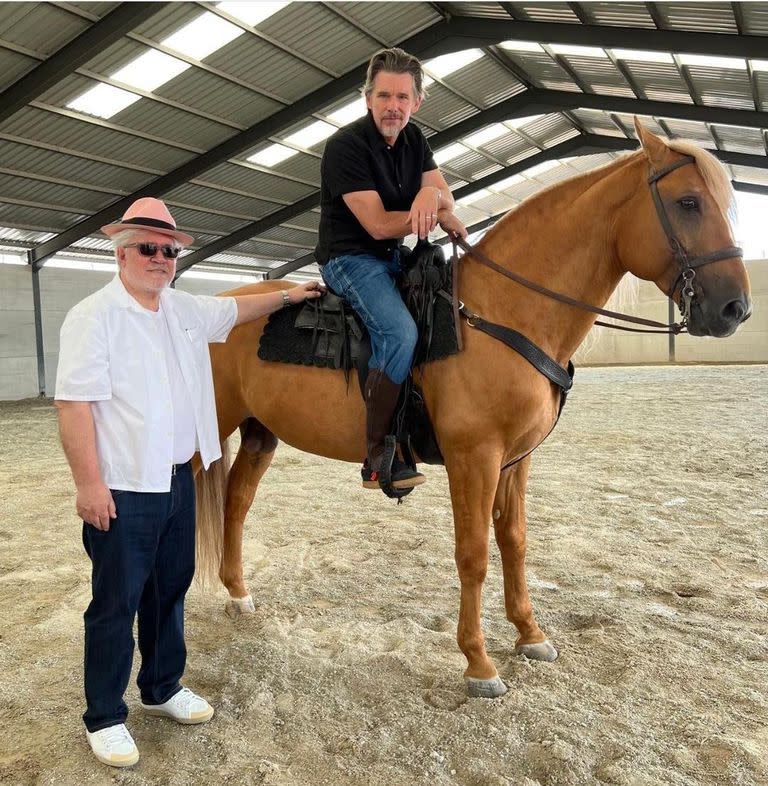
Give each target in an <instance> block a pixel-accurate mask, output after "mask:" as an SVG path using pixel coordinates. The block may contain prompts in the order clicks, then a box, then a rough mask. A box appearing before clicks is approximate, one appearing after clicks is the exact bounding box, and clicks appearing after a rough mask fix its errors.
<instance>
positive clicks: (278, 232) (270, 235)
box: [259, 226, 317, 248]
mask: <svg viewBox="0 0 768 786" xmlns="http://www.w3.org/2000/svg"><path fill="white" fill-rule="evenodd" d="M259 237H260V238H262V239H263V240H281V241H283V242H284V243H295V244H296V245H299V246H305V247H306V248H314V247H315V246H316V245H317V232H304V231H303V230H301V229H293V228H291V227H285V226H279V227H272V229H270V230H268V231H266V232H262V233H261V234H260V235H259Z"/></svg>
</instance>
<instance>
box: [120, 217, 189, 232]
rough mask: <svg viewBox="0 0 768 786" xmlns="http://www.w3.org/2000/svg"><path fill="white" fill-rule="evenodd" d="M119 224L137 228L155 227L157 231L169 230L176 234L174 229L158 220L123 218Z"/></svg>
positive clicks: (171, 225)
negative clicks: (135, 225) (137, 226)
mask: <svg viewBox="0 0 768 786" xmlns="http://www.w3.org/2000/svg"><path fill="white" fill-rule="evenodd" d="M119 223H121V224H137V225H139V226H146V227H156V228H157V229H170V230H171V231H172V232H176V231H177V230H176V227H175V226H174V225H173V224H169V223H168V222H167V221H160V219H158V218H124V219H122V220H121V221H120V222H119Z"/></svg>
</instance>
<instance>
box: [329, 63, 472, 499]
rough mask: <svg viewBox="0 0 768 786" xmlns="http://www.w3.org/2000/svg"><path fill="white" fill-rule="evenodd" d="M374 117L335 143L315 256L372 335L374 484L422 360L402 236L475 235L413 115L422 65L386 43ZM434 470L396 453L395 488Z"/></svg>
mask: <svg viewBox="0 0 768 786" xmlns="http://www.w3.org/2000/svg"><path fill="white" fill-rule="evenodd" d="M364 93H365V101H366V105H367V107H368V111H367V113H366V115H365V117H362V118H360V119H359V120H356V121H355V122H354V123H351V124H349V125H348V126H345V127H344V128H342V129H340V130H339V131H337V132H336V133H335V134H334V135H333V136H332V137H330V139H329V140H328V142H327V143H326V146H325V152H324V154H323V161H322V168H321V181H322V185H321V205H320V210H321V213H320V231H319V242H318V245H317V248H316V249H315V257H316V259H317V261H318V263H319V264H320V265H321V270H322V275H323V279H324V280H325V282H326V283H327V284H328V286H329V287H330V288H331V289H333V290H334V291H335V292H336V293H337V294H338V295H341V296H342V297H343V298H344V299H345V300H347V301H348V302H349V303H350V304H351V305H352V307H353V308H354V309H355V311H357V313H358V314H359V316H360V318H361V319H362V321H363V323H364V324H365V326H366V328H367V329H368V332H369V334H370V337H371V350H372V352H371V359H370V361H369V364H368V366H369V373H368V378H367V380H366V383H365V390H364V398H365V404H366V439H367V446H368V451H367V452H368V457H367V459H366V461H365V463H364V464H363V468H362V471H361V474H362V478H363V486H364V487H365V488H379V483H378V477H379V472H380V470H381V460H382V456H383V454H384V440H385V437H386V435H387V434H388V433H389V431H390V425H391V421H392V416H393V414H394V412H395V407H396V405H397V400H398V396H399V394H400V388H401V386H402V384H403V382H404V381H405V379H406V377H407V376H408V373H409V371H410V368H411V362H412V361H413V353H414V350H415V348H416V341H417V338H418V337H417V333H416V325H415V323H414V321H413V318H412V317H411V315H410V313H409V312H408V309H407V308H406V306H405V304H404V303H403V300H402V298H401V297H400V293H399V292H398V290H397V286H396V284H395V278H396V276H397V275H398V273H399V272H400V251H399V244H400V242H401V241H402V239H403V237H404V236H405V235H408V234H411V233H413V234H416V235H418V237H419V238H426V237H427V235H428V234H429V233H430V232H431V231H433V230H434V229H435V227H436V226H437V225H438V224H439V225H440V226H441V227H442V228H443V229H444V230H445V231H446V232H448V233H451V234H456V235H459V236H460V237H466V235H467V231H466V229H465V228H464V225H463V224H462V223H461V221H459V219H458V218H457V217H456V215H455V214H454V212H453V210H454V201H453V197H452V196H451V192H450V190H449V188H448V185H447V183H446V182H445V178H444V177H443V175H442V174H441V172H440V170H439V169H438V168H437V164H435V160H434V158H433V157H432V151H431V150H430V147H429V144H428V142H427V140H426V139H425V137H424V134H422V132H421V130H420V129H419V128H418V127H417V126H415V125H414V124H413V123H409V120H410V118H411V115H412V114H413V113H414V112H416V111H417V110H418V109H419V107H420V106H421V103H422V101H423V100H424V97H425V92H424V73H423V71H422V67H421V63H420V62H419V61H418V60H417V59H416V58H415V57H413V56H412V55H409V54H408V53H406V52H404V51H403V50H402V49H397V48H393V49H382V50H380V51H379V52H377V53H376V54H375V55H374V56H373V57H372V58H371V60H370V62H369V64H368V74H367V78H366V82H365V87H364ZM424 480H425V478H424V476H423V475H422V474H421V473H419V472H416V471H415V470H413V469H411V468H410V467H408V466H407V465H406V464H404V463H403V462H402V461H400V460H399V459H398V458H397V457H395V459H394V462H393V465H392V469H391V485H392V486H393V487H394V488H399V489H404V488H412V487H413V486H417V485H419V484H420V483H423V482H424Z"/></svg>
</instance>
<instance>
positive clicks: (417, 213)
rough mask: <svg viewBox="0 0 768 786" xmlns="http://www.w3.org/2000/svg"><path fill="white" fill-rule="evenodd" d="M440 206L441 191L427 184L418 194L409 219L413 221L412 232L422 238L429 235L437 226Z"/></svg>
mask: <svg viewBox="0 0 768 786" xmlns="http://www.w3.org/2000/svg"><path fill="white" fill-rule="evenodd" d="M439 206H440V191H439V189H437V188H433V187H432V186H425V187H424V188H422V189H421V191H419V193H418V194H416V199H414V200H413V204H412V205H411V210H410V212H409V213H408V220H409V221H410V222H411V232H413V234H414V235H418V236H419V237H420V238H426V237H427V235H428V234H429V233H430V232H432V231H433V230H434V228H435V227H436V226H437V213H438V208H439Z"/></svg>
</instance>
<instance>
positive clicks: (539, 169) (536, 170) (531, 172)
mask: <svg viewBox="0 0 768 786" xmlns="http://www.w3.org/2000/svg"><path fill="white" fill-rule="evenodd" d="M558 166H560V162H559V161H558V160H557V159H555V160H553V161H542V162H541V163H540V164H536V166H532V167H531V168H530V169H527V170H526V174H527V175H528V176H529V177H536V175H541V174H542V173H544V172H548V171H549V170H550V169H554V168H555V167H558Z"/></svg>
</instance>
